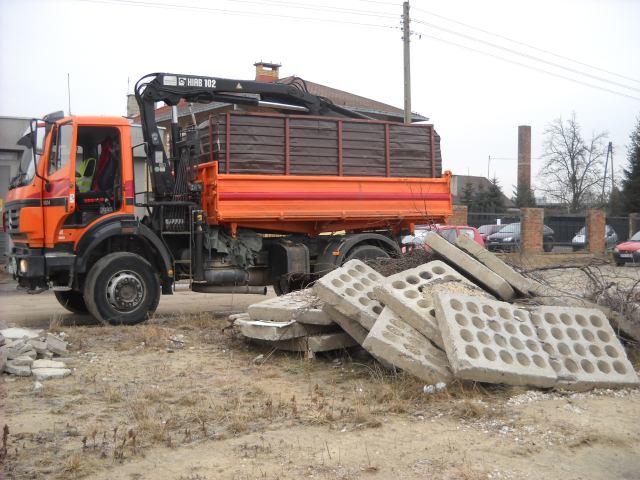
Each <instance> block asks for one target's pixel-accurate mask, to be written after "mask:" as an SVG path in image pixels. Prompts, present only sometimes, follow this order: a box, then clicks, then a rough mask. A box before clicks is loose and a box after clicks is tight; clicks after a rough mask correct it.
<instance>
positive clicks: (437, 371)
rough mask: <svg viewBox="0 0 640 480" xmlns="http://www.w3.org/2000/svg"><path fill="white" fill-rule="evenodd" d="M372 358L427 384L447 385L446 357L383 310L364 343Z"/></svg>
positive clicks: (403, 323) (448, 374)
mask: <svg viewBox="0 0 640 480" xmlns="http://www.w3.org/2000/svg"><path fill="white" fill-rule="evenodd" d="M363 347H365V348H366V349H367V350H368V351H370V352H371V353H372V354H373V355H374V356H376V357H379V358H382V359H383V360H385V361H386V362H388V363H390V364H392V365H394V366H396V367H397V368H400V369H402V370H405V371H406V372H408V373H410V374H412V375H415V376H416V377H418V378H420V379H421V380H424V381H425V382H428V383H435V382H439V381H445V382H446V381H449V380H450V379H451V370H450V369H449V362H448V361H447V357H446V355H445V353H444V352H443V351H442V350H440V349H439V348H437V347H436V346H434V345H433V344H432V343H431V342H430V341H429V340H428V339H427V338H426V337H425V336H423V335H422V334H421V333H420V332H418V331H417V330H416V329H415V328H413V327H412V326H410V325H409V324H408V323H407V322H404V321H402V320H401V319H400V318H399V317H398V316H397V315H396V314H395V313H394V312H393V310H391V308H389V307H385V308H384V310H383V311H382V313H381V314H380V316H379V317H378V320H377V321H376V323H375V325H374V326H373V328H372V329H371V331H370V332H369V335H367V338H366V339H365V341H364V343H363Z"/></svg>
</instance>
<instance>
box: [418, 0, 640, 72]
mask: <svg viewBox="0 0 640 480" xmlns="http://www.w3.org/2000/svg"><path fill="white" fill-rule="evenodd" d="M414 10H418V11H420V12H422V13H426V14H428V15H433V16H434V17H438V18H441V19H443V20H446V21H447V22H451V23H455V24H458V25H461V26H463V27H467V28H470V29H472V30H476V31H478V32H482V33H485V34H487V35H491V36H494V37H497V38H501V39H503V40H507V41H509V42H512V43H515V44H517V45H521V46H523V47H527V48H530V49H532V50H536V51H538V52H541V53H546V54H547V55H552V56H554V57H556V58H561V59H562V60H568V61H570V62H573V63H577V64H578V65H582V66H583V67H589V68H592V69H594V70H600V71H601V72H604V73H608V74H609V75H614V76H616V77H620V78H624V79H625V80H631V81H633V82H637V83H640V80H638V79H637V78H632V77H628V76H626V75H621V74H619V73H616V72H612V71H611V70H606V69H604V68H600V67H596V66H595V65H591V64H589V63H585V62H581V61H580V60H576V59H575V58H571V57H567V56H564V55H560V54H558V53H555V52H552V51H550V50H545V49H543V48H539V47H536V46H534V45H531V44H529V43H525V42H521V41H519V40H516V39H514V38H511V37H507V36H506V35H501V34H499V33H494V32H491V31H489V30H485V29H483V28H479V27H475V26H473V25H470V24H468V23H464V22H460V21H459V20H455V19H453V18H450V17H445V16H444V15H440V14H438V13H435V12H431V11H429V10H424V9H422V8H418V7H414Z"/></svg>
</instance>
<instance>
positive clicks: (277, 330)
mask: <svg viewBox="0 0 640 480" xmlns="http://www.w3.org/2000/svg"><path fill="white" fill-rule="evenodd" d="M233 325H234V326H235V327H237V328H238V330H240V333H242V335H244V336H245V337H248V338H254V339H256V340H269V341H276V340H289V339H291V338H298V337H306V336H309V335H314V334H317V333H324V332H326V330H327V327H325V326H321V325H304V324H302V323H298V322H296V321H294V320H290V321H288V322H263V321H261V320H243V319H237V320H236V321H235V322H234V324H233Z"/></svg>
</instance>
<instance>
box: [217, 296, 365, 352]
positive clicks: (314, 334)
mask: <svg viewBox="0 0 640 480" xmlns="http://www.w3.org/2000/svg"><path fill="white" fill-rule="evenodd" d="M323 306H324V303H323V302H322V301H321V300H320V299H319V298H318V297H317V296H316V294H315V293H314V292H313V290H311V289H307V290H300V291H295V292H291V293H289V294H287V295H282V296H280V297H275V298H270V299H267V300H264V301H262V302H258V303H254V304H253V305H250V306H249V308H248V313H247V314H235V315H231V316H230V317H229V321H231V322H233V324H234V326H235V328H236V329H237V330H238V331H239V332H240V334H242V335H243V336H245V337H247V338H249V339H251V340H255V341H257V342H259V343H262V344H268V345H270V346H271V347H273V348H275V349H278V350H285V351H296V352H306V353H309V354H313V353H316V352H326V351H330V350H339V349H343V348H348V347H352V346H354V345H357V344H358V342H357V341H356V340H354V339H353V338H351V337H350V336H349V334H348V333H345V332H344V331H342V330H340V328H339V327H338V325H336V324H335V323H334V322H333V320H332V318H331V317H330V316H329V315H328V314H327V313H326V312H325V311H324V310H323Z"/></svg>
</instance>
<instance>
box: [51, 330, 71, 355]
mask: <svg viewBox="0 0 640 480" xmlns="http://www.w3.org/2000/svg"><path fill="white" fill-rule="evenodd" d="M47 350H49V351H50V352H53V353H55V354H56V355H66V354H67V342H65V341H64V340H62V339H61V338H59V337H57V336H55V335H54V334H53V333H47Z"/></svg>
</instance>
